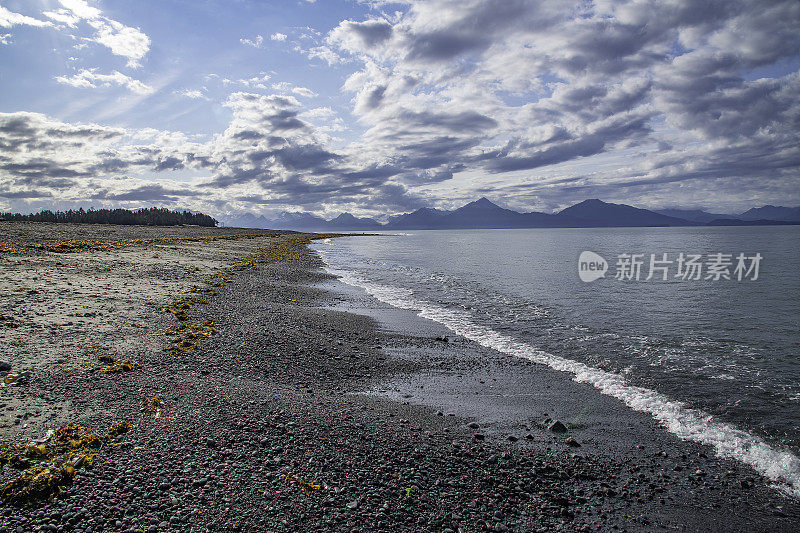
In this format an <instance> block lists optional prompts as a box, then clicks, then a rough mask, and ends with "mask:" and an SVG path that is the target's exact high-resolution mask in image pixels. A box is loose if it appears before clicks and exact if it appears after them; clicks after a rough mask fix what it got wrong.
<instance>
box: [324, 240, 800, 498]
mask: <svg viewBox="0 0 800 533" xmlns="http://www.w3.org/2000/svg"><path fill="white" fill-rule="evenodd" d="M314 248H315V249H316V250H317V251H318V252H319V253H320V254H321V256H322V258H323V260H324V261H325V263H326V264H327V268H328V270H329V271H330V272H332V273H334V274H337V275H339V276H341V278H342V281H344V282H346V283H349V284H351V285H354V286H358V287H361V288H363V289H364V290H366V291H367V292H368V293H369V294H371V295H372V296H374V297H375V298H377V299H379V300H381V301H383V302H385V303H387V304H390V305H393V306H396V307H400V308H404V309H409V310H412V311H414V312H416V313H417V314H419V315H420V316H423V317H425V318H429V319H432V320H435V321H437V322H439V323H441V324H443V325H444V326H446V327H447V328H449V329H450V330H451V331H453V332H454V333H455V334H458V335H462V336H464V337H466V338H469V339H472V340H474V341H476V342H478V343H480V344H482V345H484V346H487V347H489V348H493V349H496V350H498V351H500V352H502V353H505V354H507V355H508V356H509V357H522V358H526V359H529V360H532V361H535V362H537V363H540V364H543V365H547V366H549V367H551V368H554V369H557V370H560V371H563V372H565V373H567V374H568V375H570V376H571V377H572V378H573V379H575V380H576V381H582V382H587V383H591V384H592V385H594V386H595V387H596V388H597V389H599V390H600V391H601V392H603V393H604V394H608V395H610V396H613V397H615V398H618V399H619V400H620V401H622V402H624V403H625V404H627V405H628V406H629V407H630V408H632V409H635V410H638V411H643V412H646V413H649V414H650V415H652V416H653V418H654V419H655V420H657V421H658V422H659V423H660V424H661V425H662V426H663V427H664V428H665V430H666V431H670V432H672V433H674V434H676V435H678V436H679V437H680V438H682V439H687V440H693V441H697V442H701V443H705V444H708V445H710V446H713V447H714V448H715V450H716V452H717V453H718V454H719V455H722V456H726V457H732V458H735V459H737V460H739V461H742V462H744V463H747V464H749V465H750V466H752V467H753V468H755V469H756V470H757V471H759V472H760V473H762V474H763V475H765V476H766V477H768V478H769V479H771V480H772V481H773V482H774V484H775V486H776V487H778V488H779V489H781V490H783V491H784V492H786V493H789V494H792V495H794V496H796V497H797V496H800V459H798V457H800V407H799V406H800V333H799V332H798V331H799V330H800V227H796V226H795V227H745V228H738V227H720V228H618V229H609V228H601V229H525V230H460V231H415V232H408V233H403V234H389V233H387V234H384V235H379V236H366V237H365V236H358V237H346V238H337V239H329V240H327V241H323V242H320V243H318V244H315V245H314ZM584 251H592V252H595V253H597V254H599V256H601V257H602V258H603V259H605V260H606V262H607V266H608V272H606V274H605V277H602V278H600V279H597V280H595V281H592V282H584V281H581V278H580V277H579V275H578V257H579V255H580V254H581V252H584ZM681 253H683V254H684V257H688V255H689V254H696V255H699V256H700V259H699V261H698V262H700V263H702V264H703V268H704V270H703V271H702V273H701V279H682V278H681V277H676V274H678V263H677V259H678V257H679V254H681ZM719 253H722V254H731V256H732V257H731V258H730V263H731V264H730V265H729V266H728V265H727V264H725V265H724V266H723V267H722V268H721V270H723V271H725V270H726V268H727V272H728V273H729V274H730V277H731V279H725V278H724V277H722V278H720V279H718V280H715V279H714V276H712V278H711V279H706V276H707V272H710V271H708V268H709V263H713V262H715V257H714V255H715V254H719ZM740 253H742V254H744V255H745V262H744V265H745V266H746V267H750V266H751V264H752V260H751V259H749V258H752V257H753V256H755V254H760V255H761V258H762V259H761V260H760V263H759V271H758V278H757V279H755V280H754V279H752V278H753V277H754V272H753V271H751V272H750V273H749V275H747V272H746V271H741V272H738V271H737V270H736V266H737V256H738V255H739V254H740ZM622 254H643V255H642V258H641V259H642V266H641V274H640V276H639V279H638V280H637V279H635V276H634V277H633V278H634V279H617V278H616V277H615V275H616V274H617V272H618V271H619V270H621V269H620V268H618V267H617V262H618V260H619V256H620V255H622ZM650 254H655V255H656V259H658V260H662V259H665V257H664V256H663V254H667V255H666V260H667V261H673V262H672V263H659V264H657V265H656V266H662V267H666V276H667V280H663V277H664V270H663V269H662V270H658V269H656V270H654V275H653V277H652V278H651V279H650V280H646V278H647V277H648V274H649V265H650V259H651V257H650ZM722 259H723V261H722V262H723V263H727V262H728V258H727V257H724V256H723V258H722ZM623 261H624V260H623ZM626 273H630V271H629V270H628V271H626ZM739 273H741V274H742V278H743V279H741V280H738V279H737V277H738V274H739ZM628 277H630V276H628Z"/></svg>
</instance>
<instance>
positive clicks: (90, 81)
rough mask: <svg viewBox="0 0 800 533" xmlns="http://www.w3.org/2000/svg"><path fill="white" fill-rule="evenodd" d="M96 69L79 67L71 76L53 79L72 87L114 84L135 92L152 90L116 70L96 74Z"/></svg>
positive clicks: (89, 87) (148, 92) (96, 86)
mask: <svg viewBox="0 0 800 533" xmlns="http://www.w3.org/2000/svg"><path fill="white" fill-rule="evenodd" d="M96 71H97V69H81V70H80V71H79V72H77V73H76V74H73V75H72V76H56V78H55V80H56V81H57V82H58V83H63V84H64V85H71V86H72V87H79V88H84V89H96V88H98V87H112V86H114V85H116V86H121V87H125V88H126V89H128V90H129V91H131V92H133V93H136V94H150V93H152V92H153V90H154V89H153V88H152V87H150V86H149V85H146V84H144V83H142V82H141V81H139V80H135V79H133V78H131V77H130V76H126V75H125V74H122V73H121V72H119V71H116V70H115V71H113V72H112V73H111V74H98V73H97V72H96Z"/></svg>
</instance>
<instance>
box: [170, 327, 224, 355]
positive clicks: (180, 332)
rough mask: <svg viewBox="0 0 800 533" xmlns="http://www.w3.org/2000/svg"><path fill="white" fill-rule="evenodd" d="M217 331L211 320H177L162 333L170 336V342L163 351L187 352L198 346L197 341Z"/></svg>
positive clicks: (172, 352)
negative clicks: (192, 321) (194, 321)
mask: <svg viewBox="0 0 800 533" xmlns="http://www.w3.org/2000/svg"><path fill="white" fill-rule="evenodd" d="M215 333H217V329H216V328H215V327H214V321H213V320H203V321H201V322H197V323H188V322H179V323H177V324H175V325H174V326H172V327H171V328H170V329H168V330H167V332H166V333H165V334H164V335H167V336H168V337H172V339H171V341H172V342H171V343H170V344H169V345H167V346H165V347H164V351H165V352H167V353H171V354H179V353H181V352H188V351H190V350H196V349H197V348H198V341H199V339H201V338H204V337H210V336H212V335H214V334H215Z"/></svg>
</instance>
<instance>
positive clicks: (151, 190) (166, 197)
mask: <svg viewBox="0 0 800 533" xmlns="http://www.w3.org/2000/svg"><path fill="white" fill-rule="evenodd" d="M196 195H197V191H194V190H191V189H166V188H164V187H162V186H161V185H158V184H152V185H142V186H140V187H136V188H134V189H131V190H129V191H125V192H119V193H115V192H110V191H98V192H97V193H96V194H95V195H93V196H92V198H95V199H101V200H116V201H142V202H152V201H170V202H171V201H175V200H178V199H179V198H183V197H189V196H196Z"/></svg>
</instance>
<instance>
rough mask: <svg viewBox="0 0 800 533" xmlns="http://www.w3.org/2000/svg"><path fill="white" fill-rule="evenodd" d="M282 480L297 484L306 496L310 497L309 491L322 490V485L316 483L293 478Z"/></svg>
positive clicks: (285, 477)
mask: <svg viewBox="0 0 800 533" xmlns="http://www.w3.org/2000/svg"><path fill="white" fill-rule="evenodd" d="M284 479H285V480H286V482H287V483H297V484H298V485H299V486H300V487H301V488H302V489H303V492H305V493H306V496H311V491H314V490H319V489H321V488H322V485H320V484H318V483H314V482H313V481H303V480H301V479H299V478H296V477H294V476H284Z"/></svg>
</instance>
